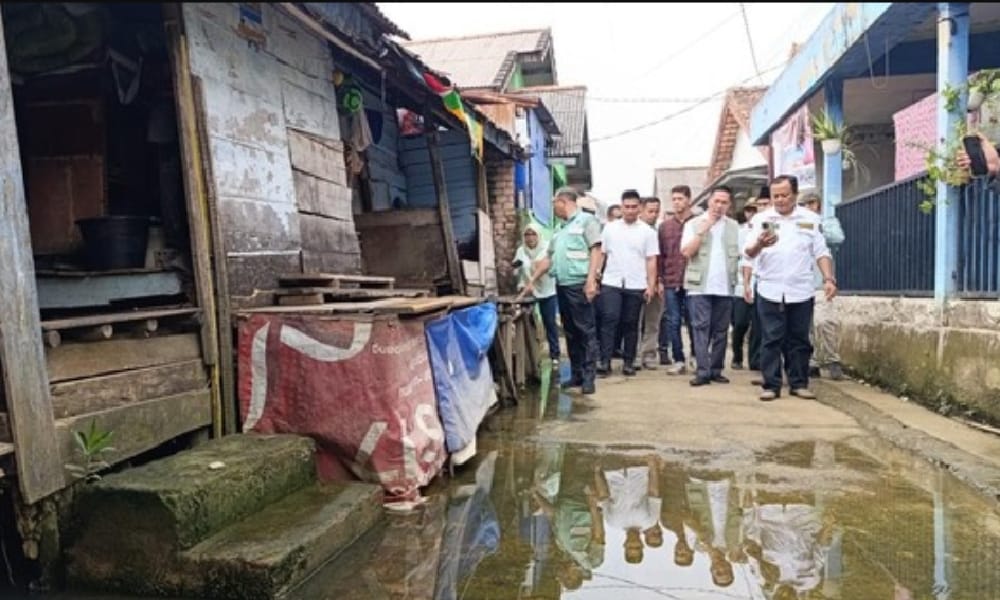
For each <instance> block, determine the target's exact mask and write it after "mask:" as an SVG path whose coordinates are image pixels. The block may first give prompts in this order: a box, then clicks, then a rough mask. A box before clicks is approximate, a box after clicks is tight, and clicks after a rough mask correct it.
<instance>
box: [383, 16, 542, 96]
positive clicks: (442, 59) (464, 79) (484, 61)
mask: <svg viewBox="0 0 1000 600" xmlns="http://www.w3.org/2000/svg"><path fill="white" fill-rule="evenodd" d="M402 44H403V46H405V47H406V49H407V50H410V51H411V52H414V53H415V54H417V55H419V56H420V58H421V60H423V61H424V62H425V63H427V64H429V65H431V66H433V67H434V68H435V69H437V70H440V71H443V72H444V73H446V74H447V75H448V78H449V79H451V82H452V83H454V84H455V85H457V86H459V88H491V89H494V90H502V88H503V86H504V84H505V83H506V82H507V79H508V78H509V77H510V74H511V73H512V72H513V70H514V66H515V63H516V59H517V56H518V55H519V54H532V53H538V54H544V53H545V51H546V50H547V49H548V48H549V47H550V46H551V44H552V32H551V30H549V29H530V30H526V31H508V32H504V33H491V34H486V35H475V36H466V37H454V38H438V39H432V40H416V41H408V42H402Z"/></svg>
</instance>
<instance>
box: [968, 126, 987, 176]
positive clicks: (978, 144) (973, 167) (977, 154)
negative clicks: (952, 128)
mask: <svg viewBox="0 0 1000 600" xmlns="http://www.w3.org/2000/svg"><path fill="white" fill-rule="evenodd" d="M962 145H963V146H964V147H965V153H966V154H967V155H968V157H969V170H970V171H971V172H972V176H973V177H983V176H984V175H987V174H989V166H988V165H987V164H986V154H984V153H983V140H982V139H980V138H979V136H978V135H967V136H965V137H963V138H962Z"/></svg>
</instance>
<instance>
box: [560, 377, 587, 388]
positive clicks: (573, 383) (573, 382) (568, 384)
mask: <svg viewBox="0 0 1000 600" xmlns="http://www.w3.org/2000/svg"><path fill="white" fill-rule="evenodd" d="M581 385H583V379H581V378H580V377H571V378H570V379H569V381H564V382H562V383H560V384H559V387H561V388H563V389H564V390H565V389H568V388H575V387H580V386H581Z"/></svg>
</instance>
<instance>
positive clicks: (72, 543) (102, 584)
mask: <svg viewBox="0 0 1000 600" xmlns="http://www.w3.org/2000/svg"><path fill="white" fill-rule="evenodd" d="M315 469H316V467H315V458H314V443H313V441H312V440H310V439H309V438H304V437H299V436H293V435H255V434H246V435H232V436H227V437H224V438H220V439H217V440H212V441H210V442H208V443H206V444H204V445H202V446H199V447H197V448H194V449H192V450H188V451H185V452H181V453H179V454H175V455H173V456H171V457H169V458H165V459H162V460H158V461H154V462H151V463H149V464H148V465H145V466H142V467H139V468H137V469H130V470H127V471H123V472H121V473H117V474H114V475H110V476H108V477H106V478H105V479H103V480H102V481H100V482H98V483H95V484H91V485H86V486H83V487H82V488H81V491H80V494H79V497H78V501H77V505H76V510H75V517H74V522H73V526H72V527H71V528H70V531H69V532H68V533H69V535H68V544H67V547H68V551H67V559H68V561H67V568H68V571H67V574H68V576H69V579H70V582H71V583H73V584H74V585H77V586H82V587H98V588H101V589H119V590H123V591H130V590H133V589H137V588H136V587H135V586H139V587H146V586H145V584H143V583H142V582H143V581H144V580H145V579H147V578H149V577H150V575H151V574H153V573H156V572H158V571H160V570H165V571H168V572H169V571H170V570H171V569H170V563H171V561H173V560H174V559H173V557H175V556H177V555H178V553H179V551H182V550H186V549H189V548H192V547H194V546H195V545H197V544H198V543H200V542H202V541H204V540H206V539H208V538H209V537H210V536H212V535H213V534H215V533H217V532H219V531H221V530H222V529H224V528H226V527H228V526H230V525H232V524H234V523H237V522H239V521H241V520H243V519H244V518H246V517H247V516H248V515H250V514H253V513H256V512H258V511H260V510H262V509H263V508H264V507H266V506H268V505H270V504H273V503H274V502H276V501H278V500H280V499H282V498H284V497H285V496H287V495H289V494H291V493H292V492H295V491H297V490H300V489H302V488H304V487H306V486H307V485H310V484H312V483H313V482H315V479H316V470H315ZM154 579H155V578H154ZM168 587H169V586H168Z"/></svg>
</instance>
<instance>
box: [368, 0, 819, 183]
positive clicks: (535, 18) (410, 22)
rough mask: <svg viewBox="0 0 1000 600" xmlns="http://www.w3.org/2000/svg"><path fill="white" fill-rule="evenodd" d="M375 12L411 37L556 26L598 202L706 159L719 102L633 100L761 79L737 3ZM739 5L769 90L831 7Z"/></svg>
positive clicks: (412, 7)
mask: <svg viewBox="0 0 1000 600" xmlns="http://www.w3.org/2000/svg"><path fill="white" fill-rule="evenodd" d="M378 5H379V7H381V8H382V10H383V11H384V12H385V14H386V15H387V16H388V17H389V18H390V19H392V20H393V21H395V22H396V23H397V24H398V25H399V26H400V27H401V28H402V29H403V30H404V31H406V32H408V33H409V34H410V36H411V37H412V38H413V39H424V38H431V37H442V36H458V35H472V34H480V33H492V32H497V31H511V30H517V29H531V28H536V27H551V28H552V37H553V41H554V45H555V53H556V68H557V71H558V76H559V83H560V84H562V85H574V84H583V85H586V86H587V88H588V92H587V93H588V102H587V110H588V119H589V120H588V123H589V128H590V141H591V160H592V166H593V171H594V189H593V194H594V196H596V197H598V198H600V199H601V200H605V201H612V202H614V201H617V199H618V197H619V196H620V195H621V192H622V190H624V189H626V188H630V187H632V188H636V189H638V190H639V192H640V193H641V194H643V195H646V194H651V193H652V191H653V170H654V169H655V168H657V167H669V166H706V165H707V164H708V161H709V159H710V157H711V153H712V145H713V143H714V141H715V132H716V128H717V126H718V120H719V112H720V110H721V102H720V101H718V100H716V101H712V102H707V103H705V104H703V105H701V106H694V105H693V103H691V102H685V103H675V102H669V103H668V102H637V101H635V100H638V99H650V98H655V99H663V98H667V99H677V98H679V99H686V98H696V99H697V98H704V97H706V96H711V95H712V94H715V93H717V92H720V91H722V90H725V89H726V88H727V87H730V86H733V85H736V84H739V83H741V82H744V85H759V84H760V83H761V80H760V79H758V78H756V77H755V69H754V61H753V58H752V55H751V52H750V43H749V41H748V39H747V33H746V28H745V25H744V21H743V18H742V15H741V11H740V5H739V4H737V3H721V4H698V5H695V4H687V3H677V4H631V3H623V4H611V3H586V4H549V3H538V4H527V3H510V4H500V3H483V4H449V5H446V4H437V3H412V4H397V3H391V2H379V3H378ZM744 6H745V8H746V15H747V21H748V22H749V27H750V31H751V35H752V39H753V47H754V53H755V54H756V57H757V62H758V65H759V67H760V69H761V70H762V71H767V70H768V69H771V70H770V72H768V73H766V74H765V75H764V78H763V79H764V81H763V83H765V84H766V83H770V82H771V81H772V80H773V79H774V78H775V77H776V76H777V75H778V74H779V73H780V72H781V71H780V69H773V67H775V66H776V65H781V64H782V63H783V62H784V61H785V60H786V59H787V58H788V51H789V49H790V47H791V45H792V42H796V41H798V42H802V41H804V40H805V39H806V38H808V36H809V35H810V34H811V33H812V31H813V30H814V29H815V28H816V26H817V25H818V24H819V22H820V21H821V20H822V19H823V17H824V16H826V13H827V12H829V10H830V9H831V7H832V6H833V3H796V4H786V5H780V4H773V3H746V4H744ZM432 66H433V65H432ZM457 83H458V84H459V85H460V86H461V83H462V82H460V81H459V82H457ZM682 110H687V111H688V112H685V113H684V114H683V115H680V116H677V117H674V118H671V119H669V120H665V121H663V122H662V123H659V124H657V125H654V126H651V127H646V128H644V129H641V130H638V131H635V132H633V133H627V134H623V135H617V136H615V134H618V133H620V132H623V131H625V130H628V129H630V128H632V127H636V126H639V125H643V124H646V123H650V122H652V121H656V120H658V119H663V118H664V117H667V116H668V115H671V114H673V113H676V112H678V111H682ZM608 136H615V137H608ZM606 137H607V138H608V139H602V138H606Z"/></svg>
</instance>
